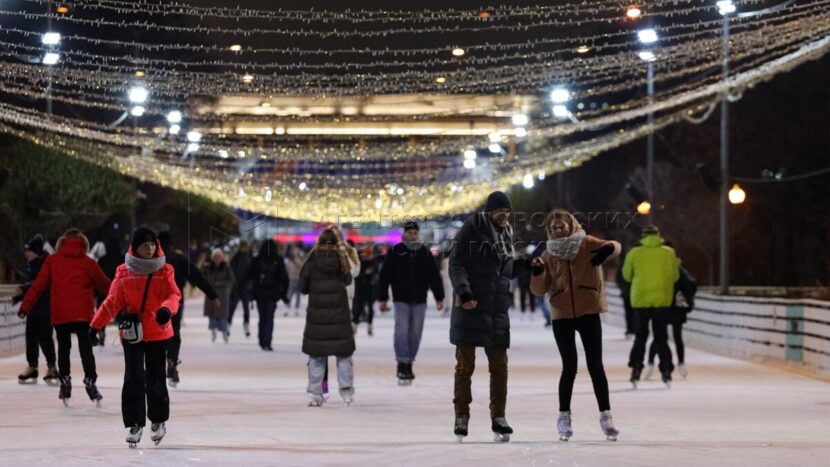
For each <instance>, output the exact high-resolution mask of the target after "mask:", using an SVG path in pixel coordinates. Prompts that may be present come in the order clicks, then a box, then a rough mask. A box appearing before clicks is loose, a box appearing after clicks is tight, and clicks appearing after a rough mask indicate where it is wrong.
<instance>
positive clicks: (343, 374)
mask: <svg viewBox="0 0 830 467" xmlns="http://www.w3.org/2000/svg"><path fill="white" fill-rule="evenodd" d="M351 282H352V274H351V265H350V264H349V259H348V252H347V250H346V245H345V244H344V243H343V242H342V241H340V239H339V237H338V236H337V234H336V233H335V232H334V231H333V230H332V229H326V230H324V231H323V232H322V233H321V234H320V237H319V238H318V239H317V245H316V246H315V248H314V249H313V250H312V251H311V253H309V255H308V257H307V259H306V262H305V264H304V265H303V268H302V270H301V271H300V291H301V292H302V293H303V294H305V295H308V309H307V310H306V321H305V330H304V331H303V347H302V351H303V353H304V354H306V355H308V387H307V389H306V391H307V392H308V395H309V399H310V401H309V405H310V406H316V407H319V406H321V405H322V404H323V377H324V374H325V371H326V362H327V360H328V357H329V356H335V357H336V358H337V365H336V367H337V383H338V389H339V391H340V396H341V397H342V398H343V401H344V402H345V403H346V404H351V403H352V399H353V395H354V368H353V363H352V354H354V351H355V342H354V333H353V332H352V320H351V312H350V310H349V301H348V296H347V294H346V285H348V284H350V283H351Z"/></svg>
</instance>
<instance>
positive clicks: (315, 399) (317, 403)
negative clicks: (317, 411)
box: [308, 393, 325, 407]
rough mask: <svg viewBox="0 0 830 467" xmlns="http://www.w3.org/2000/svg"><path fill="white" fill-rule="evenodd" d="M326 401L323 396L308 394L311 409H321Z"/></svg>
mask: <svg viewBox="0 0 830 467" xmlns="http://www.w3.org/2000/svg"><path fill="white" fill-rule="evenodd" d="M324 401H325V399H323V395H322V394H311V393H309V394H308V406H309V407H321V406H322V405H323V402H324Z"/></svg>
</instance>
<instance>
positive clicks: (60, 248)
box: [20, 229, 110, 405]
mask: <svg viewBox="0 0 830 467" xmlns="http://www.w3.org/2000/svg"><path fill="white" fill-rule="evenodd" d="M88 253H89V240H87V238H86V236H85V235H84V234H83V233H81V231H80V230H78V229H69V230H67V231H66V233H64V234H63V236H62V237H61V238H59V239H58V242H57V252H56V253H55V254H54V255H50V256H49V257H48V258H46V260H45V261H44V262H43V266H42V267H41V269H40V272H39V273H38V275H37V278H36V279H35V282H34V284H32V286H31V288H30V289H29V290H28V292H26V295H25V297H24V298H23V303H22V304H21V305H20V315H21V316H22V317H25V316H28V314H29V313H30V312H31V311H32V310H33V309H34V307H35V304H36V303H37V301H38V299H39V298H40V296H41V295H42V294H44V293H45V292H46V291H47V290H48V291H49V308H50V318H51V322H52V325H53V326H54V327H55V333H56V334H57V336H58V373H59V375H60V392H59V395H58V397H59V398H60V399H61V400H62V401H63V403H64V405H68V403H69V399H70V398H71V397H72V376H71V369H70V363H69V353H70V350H71V349H72V335H73V334H74V335H75V337H76V339H77V341H78V352H79V353H80V354H81V363H82V364H83V367H84V387H85V389H86V392H87V395H88V396H89V399H90V400H91V401H93V402H95V403H96V404H100V401H101V399H102V398H103V397H102V396H101V393H100V392H99V391H98V387H97V386H96V385H95V382H96V381H97V380H98V374H97V373H96V369H95V354H93V353H92V344H91V343H90V341H89V329H90V328H89V322H90V321H91V320H92V317H93V312H94V310H95V297H94V292H95V291H96V290H97V291H98V292H101V293H107V292H108V291H109V288H110V280H109V279H107V276H105V275H104V272H103V271H101V268H100V267H99V266H98V264H97V263H96V262H95V260H94V259H92V258H90V257H89V256H87V255H88ZM96 343H97V341H96Z"/></svg>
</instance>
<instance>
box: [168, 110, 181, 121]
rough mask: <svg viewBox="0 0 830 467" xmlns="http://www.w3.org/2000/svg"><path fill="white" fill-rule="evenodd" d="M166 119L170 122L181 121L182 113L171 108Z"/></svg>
mask: <svg viewBox="0 0 830 467" xmlns="http://www.w3.org/2000/svg"><path fill="white" fill-rule="evenodd" d="M167 121H168V122H170V123H172V124H176V123H181V121H182V113H181V112H180V111H178V110H171V111H170V112H168V113H167Z"/></svg>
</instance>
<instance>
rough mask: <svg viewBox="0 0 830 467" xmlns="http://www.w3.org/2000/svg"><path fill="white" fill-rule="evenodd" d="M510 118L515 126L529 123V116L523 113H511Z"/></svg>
mask: <svg viewBox="0 0 830 467" xmlns="http://www.w3.org/2000/svg"><path fill="white" fill-rule="evenodd" d="M510 120H511V121H512V122H513V125H516V126H525V125H527V124H528V123H530V117H528V116H527V115H525V114H513V116H512V117H511V118H510Z"/></svg>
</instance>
